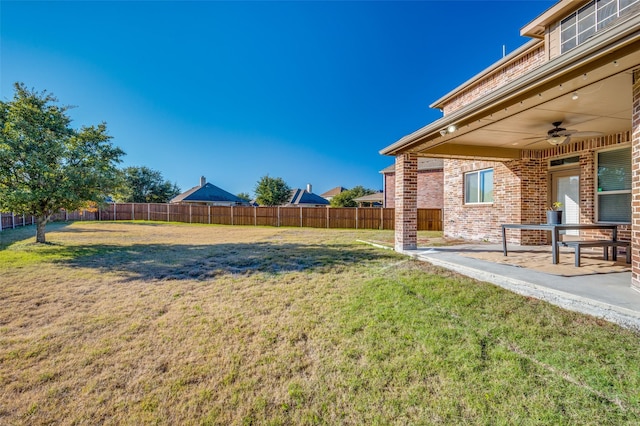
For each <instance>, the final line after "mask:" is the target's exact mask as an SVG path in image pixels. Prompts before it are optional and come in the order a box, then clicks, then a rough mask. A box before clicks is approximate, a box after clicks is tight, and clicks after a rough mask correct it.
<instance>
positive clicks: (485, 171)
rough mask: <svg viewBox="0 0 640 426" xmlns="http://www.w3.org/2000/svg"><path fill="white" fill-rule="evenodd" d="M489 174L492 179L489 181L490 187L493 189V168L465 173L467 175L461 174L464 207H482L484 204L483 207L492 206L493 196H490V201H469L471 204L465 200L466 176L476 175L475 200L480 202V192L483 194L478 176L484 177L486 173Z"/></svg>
mask: <svg viewBox="0 0 640 426" xmlns="http://www.w3.org/2000/svg"><path fill="white" fill-rule="evenodd" d="M489 172H491V178H492V179H491V180H492V181H491V186H492V188H495V181H494V173H493V168H488V169H481V170H474V171H472V172H467V173H464V174H463V176H462V182H463V187H464V188H463V192H464V194H463V197H464V198H463V200H464V205H467V206H477V205H483V204H484V205H487V204H493V202H494V200H493V195H492V197H491V201H471V202H469V201H467V198H468V197H467V176H470V175H474V174H475V175H477V177H478V178H477V187H478V194H477V199H478V200H480V195H481V194H482V192H483V185H482V180H481V179H480V176H481V175H484V174H486V173H489Z"/></svg>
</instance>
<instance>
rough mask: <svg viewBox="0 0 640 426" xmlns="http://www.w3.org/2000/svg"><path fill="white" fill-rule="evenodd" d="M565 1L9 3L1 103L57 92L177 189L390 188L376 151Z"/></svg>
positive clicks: (0, 13) (132, 159)
mask: <svg viewBox="0 0 640 426" xmlns="http://www.w3.org/2000/svg"><path fill="white" fill-rule="evenodd" d="M554 3H555V2H554V1H547V0H536V1H515V0H513V1H479V0H478V1H455V0H449V1H411V2H399V1H394V2H383V1H374V2H367V1H350V2H342V1H324V2H312V1H289V2H276V1H261V2H248V1H241V2H219V1H192V2H186V1H179V2H178V1H138V2H133V1H131V2H130V1H104V2H99V1H46V2H34V1H17V2H14V1H6V0H2V1H1V2H0V98H2V99H3V100H10V99H11V98H12V96H13V83H14V82H16V81H21V82H23V83H25V84H26V85H27V86H28V87H30V88H34V89H36V90H39V91H40V90H47V91H49V92H51V93H53V94H54V95H56V96H57V98H58V99H59V100H60V103H61V104H65V105H74V106H76V108H74V109H72V110H71V111H70V115H71V117H72V118H73V120H74V122H73V126H74V127H77V128H79V127H81V126H82V125H90V124H98V123H100V122H103V121H104V122H106V123H107V128H108V129H109V134H110V135H111V136H113V143H114V144H115V145H117V146H119V147H120V148H122V149H123V150H124V151H125V152H126V154H127V155H126V156H125V157H124V162H123V164H122V166H123V167H124V166H147V167H150V168H152V169H154V170H159V171H161V172H162V174H163V177H164V178H165V179H167V180H170V181H171V182H175V183H177V184H178V185H179V186H180V187H181V188H182V190H187V189H189V188H191V187H192V186H195V185H197V184H198V182H199V177H200V176H201V175H204V176H206V177H207V180H208V181H209V182H211V183H213V184H215V185H217V186H220V187H221V188H223V189H225V190H227V191H229V192H232V193H234V194H237V193H239V192H248V193H250V194H251V195H253V190H254V188H255V185H256V183H257V181H258V180H259V179H260V178H261V177H262V176H264V175H267V174H268V175H269V176H272V177H281V178H283V179H284V180H285V181H286V182H287V183H288V184H289V186H291V187H298V188H303V187H305V185H306V184H307V183H311V184H312V185H313V191H314V192H315V193H318V194H320V193H322V192H324V191H327V190H329V189H331V188H333V187H336V186H344V187H347V188H350V187H353V186H356V185H363V186H365V187H368V188H372V189H382V177H381V175H380V173H379V171H380V170H382V169H383V168H385V167H386V166H388V165H391V164H393V161H394V160H393V158H391V157H383V156H381V155H379V154H378V151H379V150H380V149H382V148H384V147H385V146H387V145H389V144H391V143H393V142H395V141H396V140H398V139H399V138H401V137H402V136H404V135H406V134H408V133H411V132H412V131H414V130H416V129H418V128H420V127H422V126H424V125H426V124H428V123H430V122H431V121H433V120H436V119H438V118H440V117H441V113H440V112H439V111H437V110H432V109H430V108H429V105H430V104H431V103H432V102H433V101H435V100H436V99H438V98H440V97H441V96H442V95H444V94H446V93H448V92H449V91H450V90H452V89H454V88H455V87H456V86H458V85H459V84H461V83H463V82H464V81H466V80H467V79H469V78H471V77H472V76H474V75H475V74H477V73H478V72H480V71H482V70H483V69H484V68H486V67H488V66H489V65H491V64H492V63H493V62H495V61H497V60H499V59H500V58H501V56H502V46H503V45H505V46H506V51H507V53H508V52H511V51H513V50H515V49H516V48H518V47H520V46H521V45H522V44H524V43H526V42H527V39H526V38H523V37H520V35H519V34H520V28H521V27H523V26H524V25H526V24H527V23H528V22H530V21H531V20H532V19H534V18H535V17H536V16H538V15H539V14H541V13H542V12H544V11H545V10H546V9H547V8H548V7H550V6H551V5H553V4H554Z"/></svg>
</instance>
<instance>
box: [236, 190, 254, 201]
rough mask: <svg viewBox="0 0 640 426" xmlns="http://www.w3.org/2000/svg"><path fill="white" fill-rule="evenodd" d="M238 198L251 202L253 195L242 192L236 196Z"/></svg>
mask: <svg viewBox="0 0 640 426" xmlns="http://www.w3.org/2000/svg"><path fill="white" fill-rule="evenodd" d="M236 197H238V198H240V199H241V200H245V201H251V195H249V194H248V193H246V192H241V193H239V194H238V195H236Z"/></svg>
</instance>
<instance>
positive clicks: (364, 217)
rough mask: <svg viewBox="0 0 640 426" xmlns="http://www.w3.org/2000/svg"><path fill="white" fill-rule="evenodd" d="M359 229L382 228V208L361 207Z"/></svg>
mask: <svg viewBox="0 0 640 426" xmlns="http://www.w3.org/2000/svg"><path fill="white" fill-rule="evenodd" d="M358 229H382V210H381V209H380V208H377V207H371V208H359V209H358Z"/></svg>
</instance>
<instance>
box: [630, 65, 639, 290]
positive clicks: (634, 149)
mask: <svg viewBox="0 0 640 426" xmlns="http://www.w3.org/2000/svg"><path fill="white" fill-rule="evenodd" d="M633 77H634V78H633V81H634V84H633V110H632V111H633V112H632V116H631V133H632V138H633V140H632V144H631V173H632V175H633V177H632V179H633V180H632V184H631V188H632V189H631V203H632V207H631V223H632V224H633V231H632V232H631V233H632V238H631V288H634V289H636V290H638V291H640V254H639V252H638V250H639V249H640V70H634V72H633Z"/></svg>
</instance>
